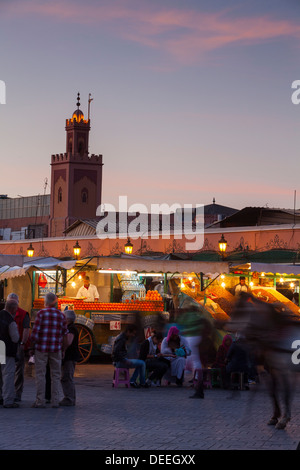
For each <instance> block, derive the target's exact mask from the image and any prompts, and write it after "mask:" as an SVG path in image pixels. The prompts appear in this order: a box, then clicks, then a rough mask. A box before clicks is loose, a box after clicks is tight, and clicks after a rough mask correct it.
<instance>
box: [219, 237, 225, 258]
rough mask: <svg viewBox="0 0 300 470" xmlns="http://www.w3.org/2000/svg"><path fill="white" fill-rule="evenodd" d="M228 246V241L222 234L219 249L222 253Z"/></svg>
mask: <svg viewBox="0 0 300 470" xmlns="http://www.w3.org/2000/svg"><path fill="white" fill-rule="evenodd" d="M226 248H227V241H226V240H225V238H224V235H223V234H222V237H221V238H220V240H219V250H220V252H221V253H222V254H224V253H225V251H226Z"/></svg>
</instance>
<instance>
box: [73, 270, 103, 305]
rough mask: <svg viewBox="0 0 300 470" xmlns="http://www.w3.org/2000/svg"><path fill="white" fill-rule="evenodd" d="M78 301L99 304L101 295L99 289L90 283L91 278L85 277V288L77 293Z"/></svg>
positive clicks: (81, 288)
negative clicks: (82, 300) (84, 300)
mask: <svg viewBox="0 0 300 470" xmlns="http://www.w3.org/2000/svg"><path fill="white" fill-rule="evenodd" d="M76 297H77V299H79V298H84V299H86V300H87V301H88V302H99V293H98V290H97V287H96V286H94V284H91V283H90V278H89V277H88V276H85V277H84V278H83V286H81V287H80V289H79V290H78V292H77V295H76Z"/></svg>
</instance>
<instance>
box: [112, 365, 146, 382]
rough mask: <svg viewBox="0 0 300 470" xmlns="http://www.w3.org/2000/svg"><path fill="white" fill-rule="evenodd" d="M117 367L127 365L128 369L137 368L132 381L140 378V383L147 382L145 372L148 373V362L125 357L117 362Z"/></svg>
mask: <svg viewBox="0 0 300 470" xmlns="http://www.w3.org/2000/svg"><path fill="white" fill-rule="evenodd" d="M116 367H127V368H128V369H132V368H135V371H134V372H133V374H132V377H131V379H130V382H135V381H136V379H137V378H138V377H139V378H140V384H141V385H144V384H145V374H146V363H145V361H142V360H140V359H125V360H124V361H122V362H117V363H116Z"/></svg>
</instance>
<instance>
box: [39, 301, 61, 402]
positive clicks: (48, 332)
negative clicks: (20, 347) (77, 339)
mask: <svg viewBox="0 0 300 470" xmlns="http://www.w3.org/2000/svg"><path fill="white" fill-rule="evenodd" d="M56 305H57V297H56V295H55V294H52V293H51V292H49V293H48V294H46V296H45V308H44V309H43V310H40V311H39V312H38V313H37V316H36V319H35V322H34V326H33V329H32V333H31V342H32V346H33V348H34V350H35V352H34V355H35V382H36V401H35V403H34V404H33V408H45V387H46V367H47V362H48V361H49V366H50V375H51V403H52V407H53V408H58V406H59V399H60V397H59V394H60V378H61V362H62V354H63V351H64V350H65V348H66V338H67V337H66V335H67V333H68V328H67V321H66V318H65V315H64V314H63V313H62V312H61V311H59V310H57V308H56Z"/></svg>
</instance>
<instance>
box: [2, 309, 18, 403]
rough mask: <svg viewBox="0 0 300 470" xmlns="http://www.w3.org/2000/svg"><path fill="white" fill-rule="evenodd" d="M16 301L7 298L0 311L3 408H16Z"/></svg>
mask: <svg viewBox="0 0 300 470" xmlns="http://www.w3.org/2000/svg"><path fill="white" fill-rule="evenodd" d="M17 309H18V302H16V300H7V302H6V304H5V308H4V310H1V312H0V340H1V341H3V343H4V344H5V349H6V354H5V364H1V373H2V387H1V388H2V390H1V392H2V396H3V398H2V400H3V407H4V408H18V407H19V405H18V403H15V402H14V399H15V370H16V363H15V361H16V354H17V348H18V341H19V332H18V327H17V324H16V322H15V320H14V317H15V315H16V311H17Z"/></svg>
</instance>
